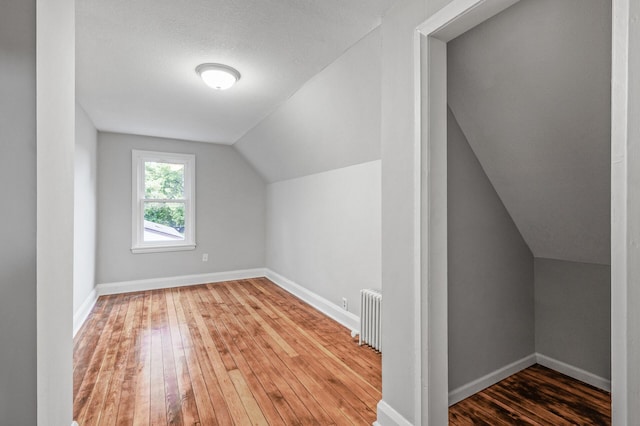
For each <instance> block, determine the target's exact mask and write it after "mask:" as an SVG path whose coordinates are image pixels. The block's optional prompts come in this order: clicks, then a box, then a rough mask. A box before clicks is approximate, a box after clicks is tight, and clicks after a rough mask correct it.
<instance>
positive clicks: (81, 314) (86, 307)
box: [73, 288, 98, 337]
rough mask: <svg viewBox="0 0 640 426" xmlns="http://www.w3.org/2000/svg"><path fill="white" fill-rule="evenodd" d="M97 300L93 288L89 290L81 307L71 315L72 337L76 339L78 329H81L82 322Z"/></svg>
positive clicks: (96, 293) (96, 294)
mask: <svg viewBox="0 0 640 426" xmlns="http://www.w3.org/2000/svg"><path fill="white" fill-rule="evenodd" d="M97 300H98V292H97V291H96V289H95V288H94V289H93V290H91V293H89V295H88V296H87V298H86V299H84V302H82V305H80V307H79V308H78V310H77V311H76V312H75V313H74V314H73V337H76V334H78V331H79V330H80V327H82V325H83V324H84V322H85V321H86V320H87V317H88V316H89V314H90V313H91V310H92V309H93V307H94V306H95V304H96V301H97Z"/></svg>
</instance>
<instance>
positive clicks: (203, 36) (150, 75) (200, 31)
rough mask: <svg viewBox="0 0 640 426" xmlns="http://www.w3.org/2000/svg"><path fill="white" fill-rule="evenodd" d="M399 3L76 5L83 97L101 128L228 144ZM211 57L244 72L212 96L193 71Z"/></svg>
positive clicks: (286, 0)
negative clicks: (230, 85) (232, 85)
mask: <svg viewBox="0 0 640 426" xmlns="http://www.w3.org/2000/svg"><path fill="white" fill-rule="evenodd" d="M394 1H395V0H349V1H341V0H322V1H313V0H240V1H238V0H189V1H169V0H136V1H126V0H110V1H102V0H82V1H78V2H77V4H76V9H77V18H76V21H77V32H76V46H77V52H76V57H77V70H76V79H77V96H78V100H79V102H80V104H81V105H82V106H83V107H84V109H85V110H86V112H87V113H88V114H89V116H90V117H91V119H92V120H93V122H94V124H95V125H96V127H97V128H98V129H99V130H104V131H112V132H122V133H132V134H143V135H149V136H160V137H169V138H176V139H186V140H194V141H203V142H216V143H225V144H232V143H234V142H236V141H237V140H238V139H239V138H240V137H241V136H242V135H244V134H245V133H246V132H247V131H249V130H250V129H251V128H252V127H254V126H255V125H256V124H257V123H259V122H260V121H261V120H262V119H264V118H265V117H266V116H268V115H269V114H270V113H271V112H272V111H274V110H275V108H276V107H277V106H278V105H279V104H281V103H282V102H284V101H285V100H286V99H287V98H288V97H289V96H291V95H292V94H293V93H294V92H295V91H296V90H297V89H299V88H300V87H301V86H302V85H303V83H305V82H306V81H307V80H309V79H310V78H311V77H312V76H314V75H315V74H317V73H318V72H319V71H320V70H322V69H323V68H325V67H326V66H327V65H329V64H330V63H331V62H333V61H334V60H335V59H336V58H338V57H339V56H340V55H341V54H342V53H343V52H344V51H346V50H347V49H348V48H349V47H350V46H351V45H353V44H354V43H355V42H356V41H358V40H359V39H361V38H362V37H364V36H365V35H366V34H367V33H369V32H370V31H371V30H372V29H374V28H375V27H376V26H378V25H379V23H380V21H381V16H382V15H383V14H384V12H385V11H386V10H387V9H388V8H389V7H390V5H391V4H392V3H393V2H394ZM205 62H219V63H224V64H227V65H230V66H233V67H235V68H237V69H238V70H239V71H240V73H241V74H242V78H241V79H240V81H239V83H238V84H237V85H236V86H235V87H233V88H232V89H230V90H227V91H218V92H214V91H212V90H210V89H208V88H206V87H205V86H204V84H203V83H202V81H201V80H200V79H199V77H198V76H197V75H196V73H195V67H196V66H197V65H198V64H200V63H205Z"/></svg>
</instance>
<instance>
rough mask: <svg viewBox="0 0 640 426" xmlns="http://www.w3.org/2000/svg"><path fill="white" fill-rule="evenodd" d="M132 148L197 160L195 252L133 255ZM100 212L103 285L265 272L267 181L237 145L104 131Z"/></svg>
mask: <svg viewBox="0 0 640 426" xmlns="http://www.w3.org/2000/svg"><path fill="white" fill-rule="evenodd" d="M132 149H141V150H154V151H165V152H176V153H192V154H195V155H196V199H197V201H196V243H197V248H196V250H193V251H180V252H164V253H145V254H132V253H131V150H132ZM98 209H99V210H98V211H99V213H98V262H97V279H96V280H97V283H98V284H102V283H110V282H120V281H128V280H138V279H146V278H158V277H172V276H179V275H191V274H199V273H209V272H222V271H233V270H238V269H247V268H256V267H263V266H264V260H265V259H264V251H265V183H264V182H263V181H262V179H261V178H260V176H259V175H258V174H257V172H256V171H255V170H254V169H253V168H252V167H251V166H250V165H249V164H248V163H247V162H246V161H245V160H244V159H243V158H242V157H241V156H240V155H239V154H238V153H237V152H236V151H235V150H234V149H233V148H232V147H231V146H225V145H215V144H208V143H199V142H187V141H179V140H172V139H161V138H154V137H144V136H134V135H124V134H115V133H102V132H100V133H98ZM203 253H208V254H209V261H208V262H202V254H203Z"/></svg>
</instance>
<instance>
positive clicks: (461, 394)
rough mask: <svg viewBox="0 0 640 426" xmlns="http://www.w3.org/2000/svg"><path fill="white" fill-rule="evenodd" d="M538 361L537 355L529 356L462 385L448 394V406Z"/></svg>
mask: <svg viewBox="0 0 640 426" xmlns="http://www.w3.org/2000/svg"><path fill="white" fill-rule="evenodd" d="M537 359H538V354H531V355H528V356H526V357H524V358H522V359H519V360H518V361H515V362H512V363H511V364H509V365H505V366H504V367H502V368H499V369H497V370H496V371H493V372H491V373H489V374H487V375H485V376H482V377H480V378H479V379H476V380H474V381H472V382H469V383H467V384H466V385H462V386H460V387H459V388H456V389H454V390H452V391H451V392H449V406H452V405H453V404H455V403H457V402H460V401H462V400H463V399H466V398H468V397H470V396H471V395H473V394H476V393H478V392H480V391H481V390H483V389H486V388H488V387H489V386H492V385H495V384H496V383H498V382H499V381H501V380H504V379H506V378H507V377H509V376H511V375H513V374H516V373H517V372H519V371H522V370H524V369H525V368H529V367H531V366H532V365H534V364H535V363H536V361H537Z"/></svg>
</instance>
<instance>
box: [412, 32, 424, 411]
mask: <svg viewBox="0 0 640 426" xmlns="http://www.w3.org/2000/svg"><path fill="white" fill-rule="evenodd" d="M420 37H421V36H420V33H419V32H418V31H415V32H414V33H413V55H414V60H415V59H417V60H418V61H420V47H421V46H420ZM420 69H421V67H420V66H417V67H416V66H414V68H413V84H414V89H413V96H414V103H415V108H414V109H413V112H414V117H413V119H414V125H413V150H414V153H415V155H414V158H413V187H414V188H415V190H414V192H413V211H414V212H415V213H414V215H413V315H414V318H416V324H418V326H416V327H414V331H413V356H414V359H415V362H414V367H413V368H414V379H413V387H414V392H415V395H414V398H413V399H414V402H413V405H414V407H413V411H414V413H413V415H414V419H420V418H421V417H422V378H423V376H422V327H421V326H420V325H419V324H421V323H422V317H421V310H422V306H421V303H422V286H421V285H420V284H421V274H422V270H421V269H420V268H421V266H422V265H421V258H422V257H421V256H422V247H421V242H422V241H421V235H422V233H421V228H420V227H421V220H422V217H421V215H420V212H421V211H422V210H421V209H422V206H421V204H422V198H421V194H420V181H421V179H422V170H421V168H420V165H421V164H422V163H421V158H422V153H421V149H422V143H421V142H422V138H421V132H422V128H421V126H420V124H421V122H420V117H421V114H422V111H421V109H420V105H421V102H422V88H421V81H420Z"/></svg>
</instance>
